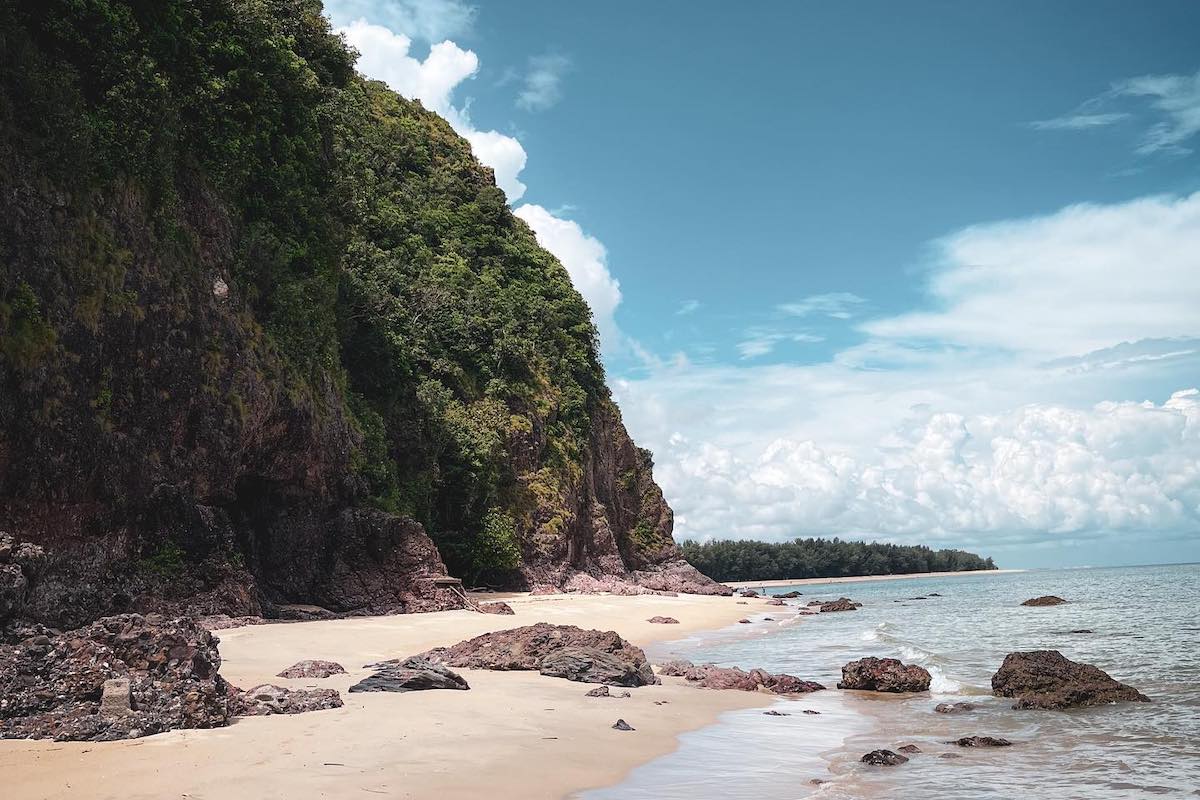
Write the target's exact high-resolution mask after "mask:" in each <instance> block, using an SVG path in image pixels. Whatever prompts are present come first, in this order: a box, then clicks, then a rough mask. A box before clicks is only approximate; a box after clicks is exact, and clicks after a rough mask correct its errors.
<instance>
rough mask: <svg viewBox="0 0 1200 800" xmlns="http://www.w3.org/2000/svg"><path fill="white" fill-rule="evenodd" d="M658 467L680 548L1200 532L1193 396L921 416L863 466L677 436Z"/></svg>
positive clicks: (812, 448)
mask: <svg viewBox="0 0 1200 800" xmlns="http://www.w3.org/2000/svg"><path fill="white" fill-rule="evenodd" d="M655 455H656V461H657V463H658V468H657V469H656V473H655V474H656V477H657V478H658V479H659V481H660V482H661V483H662V485H663V488H664V490H665V491H666V493H667V496H668V498H670V499H671V500H672V502H673V503H674V504H675V507H676V511H677V513H678V515H679V517H680V518H681V519H682V520H683V522H682V523H681V525H680V528H681V530H680V533H681V535H686V536H694V537H697V538H700V539H707V538H724V537H732V538H763V539H768V540H772V539H773V540H780V539H786V538H789V537H793V536H797V535H803V534H813V533H820V534H839V533H840V534H864V533H866V534H877V535H883V536H885V537H886V536H893V537H897V538H900V539H904V538H905V537H907V536H914V537H917V538H919V539H922V540H935V539H937V538H939V537H942V538H952V539H953V540H955V541H964V540H965V541H968V542H972V543H977V544H979V545H989V544H993V545H994V544H1002V543H1006V542H1011V541H1022V540H1026V539H1029V538H1036V537H1038V536H1039V535H1041V534H1042V533H1044V532H1050V533H1053V534H1078V533H1091V532H1097V531H1106V532H1121V531H1132V532H1138V531H1147V530H1172V529H1179V528H1185V529H1187V528H1190V529H1193V530H1194V529H1200V393H1198V392H1196V391H1195V390H1190V391H1182V392H1177V393H1175V394H1174V395H1173V396H1172V397H1171V399H1170V400H1169V401H1167V402H1166V403H1164V404H1163V405H1161V406H1155V405H1153V404H1149V403H1146V404H1139V403H1102V404H1099V405H1097V406H1095V407H1094V408H1092V409H1089V410H1083V411H1080V410H1073V409H1069V408H1064V407H1060V406H1036V405H1035V406H1026V407H1022V408H1018V409H1016V410H1015V411H1011V412H1008V413H1006V414H1002V415H997V416H989V415H978V416H973V417H964V416H961V415H958V414H950V413H944V412H940V413H935V412H932V411H929V410H927V409H922V410H921V411H919V412H918V413H916V414H914V415H913V416H912V417H911V418H910V419H909V420H907V421H906V424H904V425H902V426H901V427H899V428H898V429H897V430H896V431H895V432H894V433H893V435H891V436H890V437H887V438H886V439H885V440H883V441H882V442H880V444H879V446H878V447H877V448H875V450H874V451H873V452H870V453H869V454H868V455H867V457H863V456H862V455H860V454H856V453H852V452H849V451H845V450H840V449H837V448H829V447H825V446H822V445H818V444H816V443H815V442H813V441H811V440H795V439H776V440H774V441H772V442H770V443H768V444H766V445H765V446H764V447H762V448H761V449H760V450H758V451H757V452H756V453H754V454H752V455H750V456H748V457H743V456H739V455H738V454H736V453H735V452H733V451H732V450H730V449H727V448H722V447H718V446H716V445H713V444H710V443H696V444H693V443H692V442H691V441H689V440H688V439H687V438H686V437H684V436H682V435H675V436H673V437H671V438H670V439H669V440H668V442H667V445H666V447H665V448H664V449H662V450H660V451H659V452H656V454H655ZM964 534H966V536H964Z"/></svg>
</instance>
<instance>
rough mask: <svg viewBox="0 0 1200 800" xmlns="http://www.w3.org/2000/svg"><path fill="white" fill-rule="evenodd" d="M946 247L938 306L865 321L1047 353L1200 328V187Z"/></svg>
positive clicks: (946, 242)
mask: <svg viewBox="0 0 1200 800" xmlns="http://www.w3.org/2000/svg"><path fill="white" fill-rule="evenodd" d="M937 247H938V250H939V259H938V262H937V263H936V265H935V267H934V271H933V273H932V276H931V279H930V282H929V287H928V289H929V294H930V298H931V300H932V301H933V302H934V304H935V305H936V306H938V308H937V310H934V311H918V312H913V313H909V314H902V315H899V316H895V317H891V318H886V319H878V320H874V321H871V322H869V323H867V324H865V325H863V326H862V328H863V330H864V331H866V332H867V333H869V334H871V335H872V336H874V337H876V338H879V339H885V340H931V341H937V342H941V343H948V344H953V345H958V346H965V347H972V348H984V349H1002V350H1006V351H1010V352H1013V353H1018V354H1025V355H1030V356H1036V357H1038V358H1055V357H1063V356H1071V355H1079V354H1082V353H1087V352H1090V351H1093V350H1099V349H1101V348H1105V347H1111V346H1113V345H1115V344H1119V343H1121V342H1134V341H1138V340H1140V339H1146V338H1171V337H1180V336H1188V335H1194V334H1200V313H1198V310H1200V193H1197V194H1194V195H1191V196H1190V197H1183V198H1177V199H1176V198H1169V197H1152V198H1146V199H1141V200H1135V201H1133V202H1129V203H1124V204H1119V205H1110V206H1098V205H1079V206H1072V207H1069V208H1066V209H1064V210H1062V211H1060V212H1058V213H1056V214H1052V215H1049V216H1046V217H1040V218H1035V219H1029V220H1018V221H1014V222H1003V223H995V224H989V225H979V226H975V227H972V228H968V229H966V230H964V231H961V232H959V233H956V234H954V235H952V236H950V237H947V238H945V239H943V240H942V241H940V242H938V243H937Z"/></svg>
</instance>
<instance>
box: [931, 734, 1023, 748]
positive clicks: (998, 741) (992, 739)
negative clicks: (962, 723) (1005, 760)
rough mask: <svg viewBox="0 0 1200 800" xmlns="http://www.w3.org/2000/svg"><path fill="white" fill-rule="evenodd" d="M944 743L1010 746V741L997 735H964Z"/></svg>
mask: <svg viewBox="0 0 1200 800" xmlns="http://www.w3.org/2000/svg"><path fill="white" fill-rule="evenodd" d="M946 744H956V745H958V746H959V747H1012V742H1010V741H1009V740H1008V739H1003V738H1001V737H999V736H964V737H962V738H961V739H951V740H950V741H948V742H946Z"/></svg>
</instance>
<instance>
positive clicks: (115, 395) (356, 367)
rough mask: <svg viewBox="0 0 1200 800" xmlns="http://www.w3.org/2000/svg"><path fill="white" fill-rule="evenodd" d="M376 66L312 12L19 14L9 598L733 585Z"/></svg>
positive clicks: (393, 603)
mask: <svg viewBox="0 0 1200 800" xmlns="http://www.w3.org/2000/svg"><path fill="white" fill-rule="evenodd" d="M352 64H353V61H352V56H351V55H350V54H349V53H347V51H346V50H345V47H344V46H343V45H342V43H341V42H340V41H339V40H338V39H337V38H336V37H333V36H332V35H331V34H330V32H329V30H328V26H327V24H326V23H325V22H324V20H323V19H322V18H321V17H320V6H319V4H317V3H314V2H310V0H274V1H273V2H269V3H261V4H259V3H255V4H251V3H241V2H236V0H199V1H195V0H193V1H190V2H184V0H163V2H161V3H155V4H140V3H129V2H123V1H122V0H89V2H87V3H74V4H70V3H62V4H60V3H43V2H40V0H18V1H17V2H14V3H10V4H5V6H4V7H3V8H0V530H6V531H8V532H10V533H11V535H12V537H13V538H14V540H15V542H16V543H17V546H19V545H20V544H21V543H26V544H28V545H31V546H36V547H41V548H42V550H43V551H44V554H43V555H42V556H40V557H39V558H40V561H39V564H38V567H37V570H36V575H34V574H32V572H31V573H30V574H28V575H27V574H26V572H25V571H22V569H18V568H16V567H12V565H11V564H9V565H8V567H12V568H8V567H5V568H3V569H0V573H2V574H0V581H3V582H4V583H3V585H0V596H2V597H3V598H4V602H3V603H0V617H9V618H11V617H16V616H20V617H24V618H28V619H34V620H39V621H43V622H47V623H49V624H53V625H55V626H59V627H73V626H76V625H80V624H84V623H86V622H87V621H89V620H91V619H94V618H96V617H98V616H101V615H104V614H111V613H119V612H124V611H127V610H133V611H146V610H160V609H162V610H171V611H190V612H195V613H227V614H231V615H245V614H267V615H273V614H277V613H282V612H283V611H284V610H285V608H284V607H285V606H287V605H289V604H298V603H303V604H315V605H319V606H323V607H325V608H328V609H331V610H333V611H338V612H361V611H369V612H396V611H421V610H429V609H434V608H444V607H453V606H455V605H457V604H458V603H459V602H460V601H459V600H458V598H457V597H456V596H455V595H453V594H452V593H450V592H448V591H446V590H444V589H439V588H437V586H436V585H435V583H434V579H435V578H437V577H439V576H444V575H445V574H446V572H447V566H446V565H447V564H449V565H450V567H451V569H452V570H453V571H454V572H456V573H457V574H460V575H462V576H463V577H465V578H467V579H468V580H470V581H472V582H475V581H484V582H490V583H493V584H505V585H513V586H546V585H549V586H555V587H564V586H565V587H572V588H576V589H582V590H588V589H596V588H614V587H625V588H628V587H643V588H648V589H659V590H680V589H682V590H702V591H715V590H717V589H716V587H715V586H714V585H713V584H712V583H711V582H710V581H707V579H705V578H703V576H700V575H699V574H698V573H696V572H695V571H694V570H691V569H690V567H688V566H687V565H686V563H685V562H682V561H681V560H680V557H679V553H678V551H677V550H676V548H675V545H674V543H673V541H672V539H671V525H672V518H671V511H670V509H669V507H667V505H666V503H665V502H664V500H663V497H662V493H661V492H660V491H659V489H658V487H657V486H656V485H655V483H654V480H653V476H652V472H651V463H650V457H649V454H648V453H646V452H644V451H641V450H638V449H637V448H636V447H635V446H634V444H633V443H632V442H631V441H630V439H629V437H628V435H627V433H626V432H625V429H624V427H623V425H622V424H621V421H620V415H619V412H618V411H617V409H616V407H615V405H613V403H612V401H611V400H610V399H609V396H608V392H607V389H606V388H605V386H604V382H603V373H602V370H601V368H600V366H599V362H598V359H597V356H596V352H595V332H594V329H593V327H592V325H591V322H590V318H589V315H588V312H587V309H586V306H585V305H584V304H583V302H582V300H581V298H580V297H579V295H578V293H577V292H575V291H574V289H573V288H572V287H571V286H570V281H569V278H568V277H567V275H566V273H565V271H564V270H563V269H562V267H561V265H559V264H558V262H557V261H555V260H554V259H553V257H552V256H550V255H549V254H548V253H546V252H545V251H544V250H542V249H541V248H539V247H538V246H537V244H536V241H535V240H534V238H533V235H532V233H531V232H530V231H529V230H528V228H527V227H526V226H525V225H524V224H523V223H522V222H520V220H517V219H516V218H515V217H514V216H513V215H512V214H511V212H510V211H509V210H508V208H507V206H506V205H505V202H504V197H503V194H502V193H501V192H500V191H499V190H498V189H497V188H496V187H495V183H494V180H493V179H492V176H491V174H490V172H489V171H488V170H486V169H485V168H483V167H481V166H480V165H479V164H478V162H476V161H475V159H474V157H473V156H472V155H471V153H470V150H469V147H468V145H467V144H466V143H465V142H464V141H463V140H462V139H460V138H459V137H457V136H456V135H455V134H454V133H453V132H452V131H451V130H450V129H449V126H448V125H447V124H446V123H445V121H444V120H441V119H440V118H438V117H436V115H433V114H430V113H429V112H427V111H425V110H423V109H422V108H421V107H420V106H419V104H416V103H411V102H409V101H406V100H403V99H402V98H399V97H397V96H396V95H394V94H392V93H390V92H388V91H387V90H386V89H385V88H384V87H382V86H381V85H379V84H372V83H369V82H365V81H363V80H362V79H361V78H359V77H358V76H356V75H355V74H354V73H353V69H352ZM443 559H444V560H443ZM10 578H11V580H10ZM614 581H615V582H614ZM629 590H631V591H632V590H641V589H629ZM4 622H5V619H0V625H3V624H4Z"/></svg>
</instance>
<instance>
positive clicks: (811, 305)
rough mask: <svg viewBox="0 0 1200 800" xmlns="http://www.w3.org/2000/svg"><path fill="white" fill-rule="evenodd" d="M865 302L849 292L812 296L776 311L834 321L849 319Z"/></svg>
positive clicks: (784, 304) (785, 305) (780, 307)
mask: <svg viewBox="0 0 1200 800" xmlns="http://www.w3.org/2000/svg"><path fill="white" fill-rule="evenodd" d="M866 302H867V301H866V300H865V299H864V298H862V297H859V296H858V295H856V294H851V293H850V292H830V293H828V294H814V295H809V296H808V297H805V298H804V299H802V300H797V301H795V302H792V303H783V304H781V305H779V306H776V308H778V310H780V311H782V312H783V313H785V314H788V315H790V316H793V317H807V316H810V315H823V316H826V317H833V318H834V319H850V317H852V316H854V313H855V312H856V311H857V310H858V309H859V308H860V307H861V306H862V305H863V304H864V303H866Z"/></svg>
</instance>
